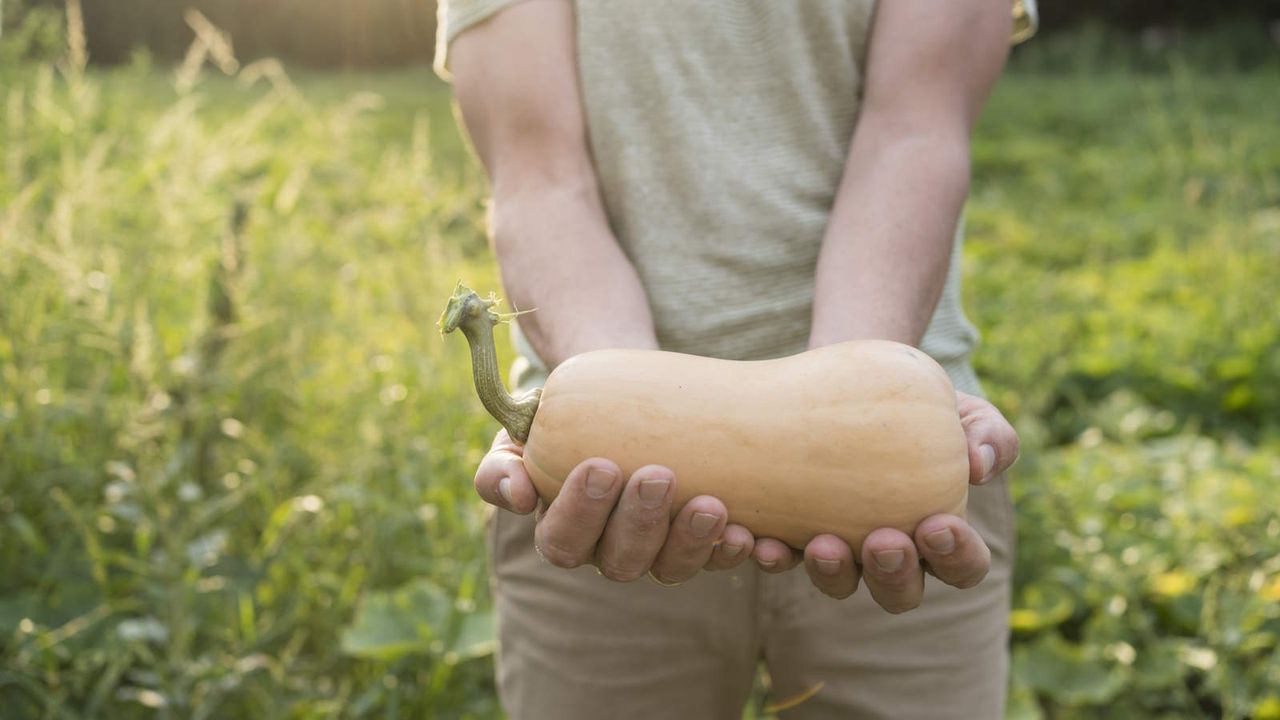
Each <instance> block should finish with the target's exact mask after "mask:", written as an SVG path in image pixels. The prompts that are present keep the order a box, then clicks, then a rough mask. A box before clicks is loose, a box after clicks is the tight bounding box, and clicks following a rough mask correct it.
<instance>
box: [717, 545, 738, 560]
mask: <svg viewBox="0 0 1280 720" xmlns="http://www.w3.org/2000/svg"><path fill="white" fill-rule="evenodd" d="M740 552H742V546H741V545H721V546H720V554H721V555H724V556H725V557H727V558H734V557H738V553H740Z"/></svg>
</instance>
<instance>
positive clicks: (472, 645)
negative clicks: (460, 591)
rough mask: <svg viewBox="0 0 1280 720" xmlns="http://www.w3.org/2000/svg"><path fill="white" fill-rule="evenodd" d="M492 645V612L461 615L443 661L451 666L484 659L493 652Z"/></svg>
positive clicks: (493, 642)
mask: <svg viewBox="0 0 1280 720" xmlns="http://www.w3.org/2000/svg"><path fill="white" fill-rule="evenodd" d="M494 644H495V641H494V636H493V611H492V610H486V611H483V612H473V613H470V614H468V615H463V616H462V619H461V621H460V622H459V623H458V631H457V632H456V633H455V634H454V636H453V642H451V643H449V649H448V651H447V652H446V653H445V656H444V660H445V662H447V663H451V664H453V663H458V662H461V661H463V660H470V659H472V658H478V657H484V656H486V655H489V654H491V653H492V652H493V648H494Z"/></svg>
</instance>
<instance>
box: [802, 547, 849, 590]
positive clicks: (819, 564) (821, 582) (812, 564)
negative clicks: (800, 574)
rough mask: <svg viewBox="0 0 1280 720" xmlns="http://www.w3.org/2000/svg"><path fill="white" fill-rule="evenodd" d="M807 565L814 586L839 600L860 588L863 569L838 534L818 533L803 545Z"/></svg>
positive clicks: (806, 568) (805, 566)
mask: <svg viewBox="0 0 1280 720" xmlns="http://www.w3.org/2000/svg"><path fill="white" fill-rule="evenodd" d="M804 568H805V570H806V571H808V573H809V580H810V581H811V582H812V583H813V585H814V587H816V588H818V589H819V590H821V591H822V592H823V593H825V594H827V595H830V596H831V597H833V598H836V599H838V600H839V599H843V598H847V597H849V596H850V595H852V594H853V592H854V591H855V590H857V589H858V578H859V576H860V574H861V573H860V572H859V571H858V566H857V564H855V563H854V561H853V550H852V549H851V548H850V547H849V544H848V543H846V542H845V541H843V540H841V539H840V538H838V537H836V536H835V535H819V536H817V537H815V538H814V539H813V540H811V541H809V544H808V545H806V546H805V548H804Z"/></svg>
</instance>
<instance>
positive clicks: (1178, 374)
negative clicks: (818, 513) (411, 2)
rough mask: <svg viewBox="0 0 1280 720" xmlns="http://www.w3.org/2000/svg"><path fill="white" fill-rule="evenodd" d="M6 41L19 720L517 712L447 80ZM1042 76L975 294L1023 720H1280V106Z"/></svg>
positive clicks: (0, 544) (486, 270)
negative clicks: (488, 556)
mask: <svg viewBox="0 0 1280 720" xmlns="http://www.w3.org/2000/svg"><path fill="white" fill-rule="evenodd" d="M5 10H6V23H10V22H12V23H13V24H12V25H10V26H9V28H8V29H7V30H6V32H5V36H4V38H3V40H2V41H0V57H3V58H4V59H5V60H6V62H3V63H0V88H3V93H4V97H3V112H2V114H0V163H3V165H2V167H3V172H2V173H0V286H2V287H4V288H5V291H4V293H3V295H2V296H0V448H3V452H2V453H0V707H3V708H4V711H3V712H4V716H5V717H6V718H9V717H14V718H26V717H48V718H78V717H85V718H88V717H111V718H151V717H161V718H206V717H252V718H328V717H353V718H354V717H373V716H377V717H402V716H403V717H444V718H448V717H491V716H496V715H498V714H499V711H498V709H497V705H496V700H495V698H494V695H493V685H492V679H491V665H490V663H489V657H490V653H491V650H492V626H491V623H492V614H491V608H492V602H491V597H490V594H489V589H488V586H487V583H486V581H485V561H484V549H483V535H482V524H483V513H482V511H481V509H480V503H479V502H478V501H476V500H475V498H474V497H473V492H472V490H471V488H470V476H471V472H472V470H473V467H474V464H475V462H476V460H477V459H478V457H479V455H480V453H481V452H482V450H483V448H484V447H485V446H486V441H487V439H488V436H489V433H490V432H491V430H492V428H493V423H492V422H491V421H489V420H488V419H487V418H486V417H485V416H484V415H483V414H482V411H481V410H480V409H479V406H478V403H476V402H475V400H474V397H473V394H472V391H471V389H470V384H469V378H468V365H467V362H466V359H465V355H466V351H465V347H464V346H463V345H462V344H461V343H459V342H441V341H440V339H439V336H438V334H437V333H436V331H435V329H434V327H433V324H434V320H435V317H436V315H437V313H438V312H439V304H440V301H441V299H442V298H444V297H445V296H446V295H447V294H448V290H449V289H450V288H451V287H452V283H453V282H454V281H455V280H456V279H457V278H458V277H466V278H468V279H469V280H470V281H472V282H473V284H475V285H477V286H482V287H490V286H495V284H496V283H495V277H494V274H493V270H492V267H491V265H490V262H489V261H488V259H487V258H486V257H485V241H484V235H483V231H482V226H481V222H482V192H483V190H482V183H481V179H480V175H479V172H478V170H477V168H476V167H475V164H474V163H473V162H471V161H470V160H468V159H466V158H465V153H464V150H463V147H462V144H461V142H460V140H459V138H458V136H457V133H456V131H455V129H454V126H453V120H452V117H451V115H450V109H449V107H448V102H447V97H448V96H447V90H446V88H444V87H442V86H441V85H440V84H439V83H437V82H436V81H434V80H433V79H432V78H431V77H430V76H429V74H428V73H427V72H426V71H425V70H421V69H419V70H415V71H412V72H404V73H398V74H377V75H372V74H366V75H361V74H344V75H341V76H325V75H311V74H305V73H294V74H291V75H286V74H285V73H284V72H283V70H282V69H281V67H280V66H279V65H278V64H276V63H273V62H257V63H250V64H248V65H245V66H243V67H241V66H240V65H239V63H238V62H236V59H235V58H234V57H231V56H230V55H229V53H228V52H227V51H226V49H225V48H221V47H220V46H219V45H218V36H217V35H216V33H215V34H209V33H208V32H206V33H205V35H203V36H202V40H201V41H200V42H199V43H197V47H196V49H195V51H193V52H190V53H188V54H187V57H188V61H187V62H185V63H183V64H182V65H180V66H179V67H177V68H176V69H174V70H172V71H170V70H163V71H162V70H158V69H156V68H155V67H153V66H152V64H151V62H150V60H149V59H148V56H147V55H145V54H141V55H137V56H135V59H134V60H133V61H132V62H131V63H130V64H129V65H127V66H125V67H121V68H117V69H115V70H111V71H93V70H86V68H85V55H84V53H83V51H82V50H83V46H82V45H79V46H78V45H77V43H76V42H75V35H76V33H74V32H72V33H71V35H72V42H71V44H70V47H69V48H68V47H67V46H66V45H65V42H64V40H63V38H64V32H63V30H62V25H61V23H60V21H58V20H57V18H55V17H54V16H52V15H50V14H47V13H41V12H39V11H22V12H21V14H18V12H17V11H15V10H14V6H13V5H12V3H11V2H10V3H7V4H6V6H5ZM72 24H73V25H74V22H73V23H72ZM55 45H56V48H57V49H56V50H55V49H53V48H54V47H55ZM77 48H79V49H77ZM53 54H56V58H55V57H52V55H53ZM23 57H25V58H32V57H35V58H39V57H44V58H46V61H42V62H25V63H23V62H19V61H18V59H19V58H23ZM206 61H207V62H206ZM1018 62H1022V60H1021V59H1019V60H1017V61H1015V71H1014V72H1013V73H1012V74H1011V75H1009V76H1008V77H1006V79H1005V80H1004V81H1003V82H1002V84H1001V86H1000V88H999V89H998V91H997V93H996V96H995V98H994V99H993V101H992V103H991V106H990V108H989V110H988V112H987V113H986V115H985V116H984V120H983V123H982V125H981V127H980V128H979V131H978V140H977V142H976V145H975V147H974V153H973V155H974V162H975V178H974V183H973V188H974V195H973V200H972V202H971V203H970V207H969V226H970V232H969V242H968V246H967V256H966V278H967V279H966V288H965V290H966V294H967V301H968V305H969V307H970V309H971V314H972V315H973V316H974V318H975V320H977V322H978V324H979V325H980V326H981V327H982V328H983V329H984V332H985V335H986V337H985V343H984V345H983V346H982V347H981V349H980V351H979V355H978V357H977V358H976V360H977V363H978V366H979V368H980V370H981V373H982V375H983V377H984V379H985V381H986V383H987V386H988V389H989V391H990V393H991V395H992V397H993V399H994V400H995V401H996V402H997V403H999V404H1000V405H1001V406H1002V407H1004V408H1005V409H1006V410H1007V411H1008V413H1009V415H1010V417H1011V418H1012V419H1013V420H1014V422H1015V424H1016V425H1017V426H1018V428H1019V430H1020V432H1021V433H1022V435H1023V438H1024V445H1023V447H1024V456H1023V459H1022V460H1021V462H1020V464H1019V466H1018V467H1017V468H1016V469H1015V492H1016V502H1017V506H1018V513H1019V520H1018V522H1019V560H1018V566H1017V574H1016V582H1017V588H1016V597H1015V604H1014V610H1013V613H1012V616H1011V623H1012V626H1013V628H1014V632H1015V637H1014V651H1013V660H1014V663H1013V674H1012V686H1011V690H1010V698H1011V706H1010V716H1011V717H1016V718H1106V717H1114V718H1196V717H1215V718H1216V717H1227V718H1245V717H1253V718H1256V719H1257V720H1267V719H1268V718H1270V719H1271V720H1275V718H1280V640H1278V638H1280V519H1277V516H1276V507H1277V506H1278V505H1280V424H1278V423H1277V420H1276V418H1278V417H1280V395H1278V394H1277V393H1278V388H1280V366H1277V362H1280V338H1277V329H1276V323H1275V319H1274V318H1275V309H1276V301H1275V297H1274V296H1275V288H1276V287H1277V286H1280V137H1277V135H1276V134H1275V132H1274V118H1275V117H1277V116H1280V96H1277V94H1276V93H1275V92H1274V88H1275V87H1276V83H1277V80H1278V79H1280V77H1277V73H1276V72H1273V71H1270V70H1259V71H1256V72H1254V73H1253V74H1249V75H1244V76H1227V75H1215V74H1210V73H1206V72H1204V71H1203V70H1201V69H1197V68H1198V66H1197V65H1196V64H1195V61H1194V58H1190V57H1183V56H1178V55H1176V54H1175V55H1174V56H1173V58H1172V59H1171V60H1170V61H1169V64H1167V65H1166V67H1165V70H1164V72H1163V73H1160V74H1150V75H1135V74H1133V73H1131V72H1128V71H1123V72H1119V71H1114V70H1112V71H1103V72H1101V73H1100V74H1097V75H1094V76H1091V77H1090V76H1086V75H1085V74H1083V73H1069V74H1066V75H1062V74H1041V73H1036V72H1032V71H1031V70H1029V69H1026V68H1023V69H1021V70H1019V69H1017V63H1018ZM505 352H506V349H504V353H505ZM758 700H759V698H757V702H755V703H753V705H752V707H750V708H748V714H749V715H750V716H752V717H756V716H760V715H763V714H764V713H762V712H761V711H760V703H759V702H758Z"/></svg>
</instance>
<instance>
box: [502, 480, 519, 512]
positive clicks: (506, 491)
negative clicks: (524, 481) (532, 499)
mask: <svg viewBox="0 0 1280 720" xmlns="http://www.w3.org/2000/svg"><path fill="white" fill-rule="evenodd" d="M498 494H499V495H501V496H502V499H503V500H505V501H506V502H507V507H509V508H514V507H515V506H516V504H515V502H514V501H513V500H512V499H511V478H509V477H504V478H502V479H501V480H499V481H498Z"/></svg>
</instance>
